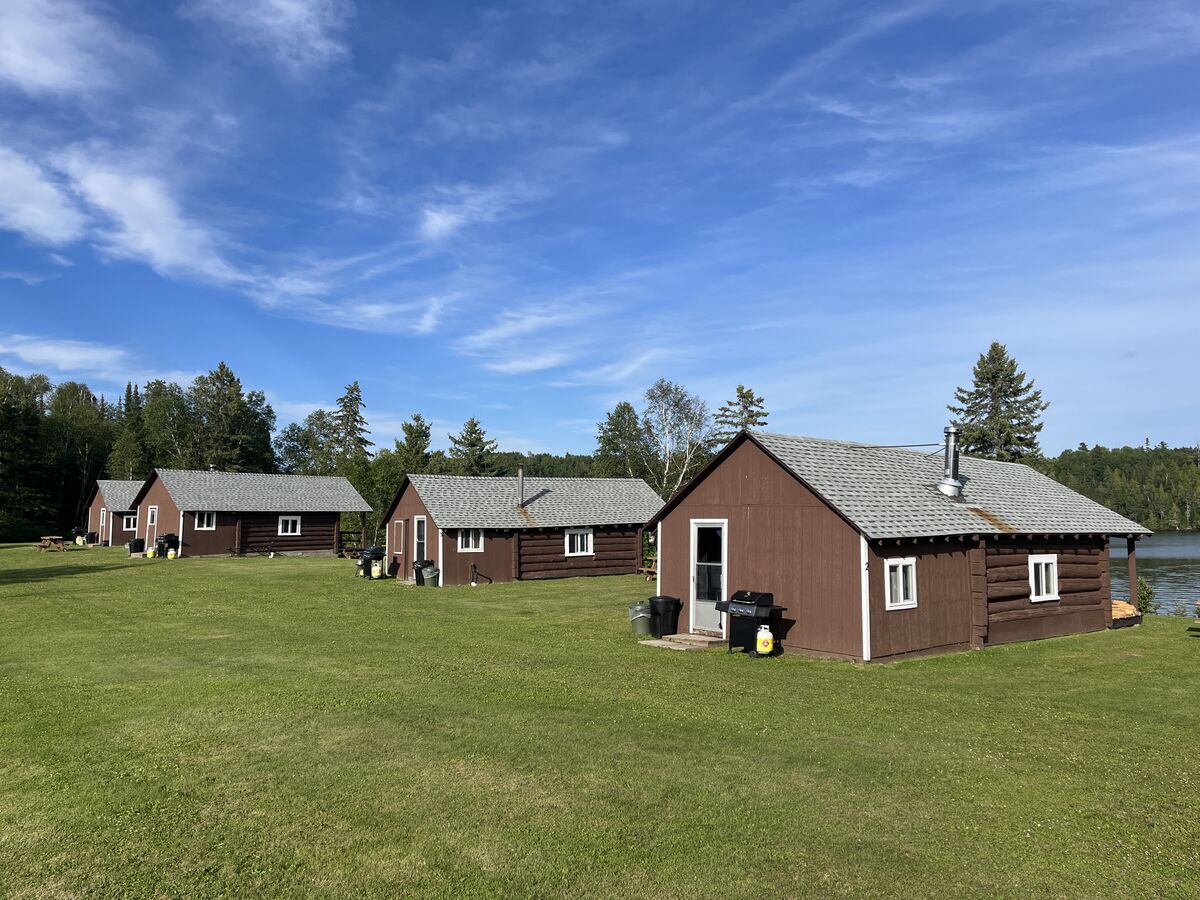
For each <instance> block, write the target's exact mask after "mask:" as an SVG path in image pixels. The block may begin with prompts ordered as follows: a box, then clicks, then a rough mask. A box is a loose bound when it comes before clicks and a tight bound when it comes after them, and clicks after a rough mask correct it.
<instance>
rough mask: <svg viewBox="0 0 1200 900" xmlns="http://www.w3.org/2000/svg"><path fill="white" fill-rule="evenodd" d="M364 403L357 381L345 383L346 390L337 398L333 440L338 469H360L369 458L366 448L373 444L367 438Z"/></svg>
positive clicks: (369, 431)
mask: <svg viewBox="0 0 1200 900" xmlns="http://www.w3.org/2000/svg"><path fill="white" fill-rule="evenodd" d="M365 405H366V404H364V403H363V399H362V390H361V389H360V388H359V386H358V382H357V381H352V382H351V383H350V384H348V385H346V392H345V393H344V394H342V396H340V397H339V398H338V401H337V412H336V413H334V423H335V438H334V440H335V444H336V453H337V459H338V467H339V469H346V468H353V469H361V468H362V466H363V465H365V464H366V463H367V462H368V461H369V460H370V457H371V452H370V450H368V449H367V448H368V447H374V446H375V445H374V444H373V443H372V442H371V441H369V440H367V435H368V434H370V433H371V430H370V429H369V428H368V427H367V419H366V416H364V415H363V407H364V406H365Z"/></svg>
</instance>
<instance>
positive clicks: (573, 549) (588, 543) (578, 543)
mask: <svg viewBox="0 0 1200 900" xmlns="http://www.w3.org/2000/svg"><path fill="white" fill-rule="evenodd" d="M563 552H564V553H566V555H567V556H594V555H595V554H594V553H593V552H592V529H590V528H568V529H567V531H566V535H565V536H564V538H563Z"/></svg>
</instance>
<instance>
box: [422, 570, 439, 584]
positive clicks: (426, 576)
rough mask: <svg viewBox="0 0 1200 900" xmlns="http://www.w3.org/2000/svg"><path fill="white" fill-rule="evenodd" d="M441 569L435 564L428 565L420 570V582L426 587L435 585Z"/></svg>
mask: <svg viewBox="0 0 1200 900" xmlns="http://www.w3.org/2000/svg"><path fill="white" fill-rule="evenodd" d="M441 574H442V570H441V569H439V568H438V567H437V566H433V565H429V566H426V567H425V568H423V569H422V570H421V583H422V584H424V585H425V586H426V587H437V586H438V578H439V577H440V576H441Z"/></svg>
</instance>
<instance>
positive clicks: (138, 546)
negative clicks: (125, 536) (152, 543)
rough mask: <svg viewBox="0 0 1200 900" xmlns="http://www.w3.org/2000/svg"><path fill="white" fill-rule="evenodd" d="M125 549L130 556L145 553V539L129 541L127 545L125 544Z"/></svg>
mask: <svg viewBox="0 0 1200 900" xmlns="http://www.w3.org/2000/svg"><path fill="white" fill-rule="evenodd" d="M125 547H126V548H127V549H128V550H129V555H130V556H132V555H133V554H135V553H145V552H146V539H145V538H134V539H133V540H132V541H130V542H129V543H128V544H126V545H125Z"/></svg>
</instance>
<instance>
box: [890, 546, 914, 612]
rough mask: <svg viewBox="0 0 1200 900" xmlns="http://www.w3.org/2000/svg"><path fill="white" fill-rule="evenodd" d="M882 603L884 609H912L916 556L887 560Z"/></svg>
mask: <svg viewBox="0 0 1200 900" xmlns="http://www.w3.org/2000/svg"><path fill="white" fill-rule="evenodd" d="M883 605H884V608H885V609H913V608H914V607H916V605H917V560H916V557H912V556H910V557H908V558H906V559H889V560H887V568H886V569H885V570H884V580H883Z"/></svg>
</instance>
